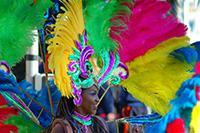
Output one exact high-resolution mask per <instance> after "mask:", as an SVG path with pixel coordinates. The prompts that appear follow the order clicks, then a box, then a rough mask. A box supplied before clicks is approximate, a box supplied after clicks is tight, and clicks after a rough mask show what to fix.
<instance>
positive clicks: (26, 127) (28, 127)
mask: <svg viewBox="0 0 200 133" xmlns="http://www.w3.org/2000/svg"><path fill="white" fill-rule="evenodd" d="M4 124H11V125H15V126H16V127H17V128H18V132H19V133H41V132H42V128H41V127H39V126H38V125H37V124H35V123H34V122H33V121H31V120H29V119H27V118H25V117H23V116H22V115H18V116H12V117H10V118H9V119H8V120H6V121H5V122H4Z"/></svg>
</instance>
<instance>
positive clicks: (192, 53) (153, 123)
mask: <svg viewBox="0 0 200 133" xmlns="http://www.w3.org/2000/svg"><path fill="white" fill-rule="evenodd" d="M27 1H28V0H27ZM9 2H11V1H9ZM23 2H24V3H23ZM23 2H22V3H21V4H22V5H23V4H24V5H25V6H24V7H23V6H22V7H18V6H17V8H16V7H15V6H16V5H17V4H15V3H13V2H11V3H10V4H9V7H10V8H11V9H13V6H14V9H16V10H15V11H13V12H14V13H15V14H11V13H10V10H6V11H4V10H1V9H4V8H3V7H4V6H5V4H6V5H7V1H3V2H1V4H0V7H2V8H0V12H1V14H4V15H5V17H1V19H0V22H1V23H0V24H1V26H0V28H2V29H5V26H7V25H4V23H2V22H6V23H9V24H8V26H9V27H7V28H10V30H1V31H3V33H2V34H1V35H0V40H1V43H0V44H1V45H0V48H1V50H2V49H3V51H12V50H10V48H12V47H14V49H15V50H16V48H15V45H13V41H15V40H16V41H19V42H15V44H17V45H16V47H17V48H18V47H23V48H25V49H26V48H27V47H29V45H28V46H27V45H24V44H31V42H30V43H27V41H31V39H30V38H28V39H27V38H25V37H30V36H29V35H30V33H32V32H31V31H32V30H33V29H34V27H35V26H37V24H38V23H37V24H36V25H35V23H32V20H37V19H32V18H35V17H33V13H34V12H35V11H37V10H36V9H37V8H36V7H37V5H40V4H41V3H40V2H41V1H37V2H36V3H33V4H32V6H31V8H30V7H29V6H30V5H29V6H27V5H26V3H27V2H26V1H23ZM54 7H55V12H56V14H58V15H57V18H56V19H52V18H51V17H47V18H51V19H52V20H51V21H50V22H49V23H46V25H45V26H44V28H45V29H44V30H41V36H40V37H41V38H40V39H41V42H42V44H44V42H45V39H46V43H48V44H49V46H48V54H49V58H48V62H49V68H50V69H51V71H52V72H53V73H54V76H55V84H56V85H57V87H58V89H59V91H60V92H61V95H62V96H65V97H67V98H70V97H73V98H74V104H75V105H77V106H79V105H80V104H81V103H82V98H81V92H82V89H83V88H88V87H91V86H92V85H94V84H96V85H98V86H99V87H100V86H102V85H103V84H104V83H105V82H107V81H109V83H111V84H114V85H116V84H118V83H119V82H120V81H121V79H126V78H127V77H128V75H129V77H128V79H127V80H125V81H123V82H122V85H123V86H124V87H126V88H127V90H128V91H129V92H130V93H131V94H132V95H133V96H134V97H136V98H137V99H139V100H140V101H142V102H143V103H145V104H146V105H148V106H149V107H151V108H152V110H154V111H155V112H157V113H158V114H157V113H156V114H151V115H147V116H139V117H131V118H126V119H122V120H121V121H122V122H129V123H131V124H142V125H144V126H145V132H155V131H157V132H165V131H169V132H170V131H174V130H173V129H174V127H176V126H177V121H179V122H180V123H182V125H180V127H181V128H179V129H175V131H177V130H180V131H183V130H184V128H182V127H184V126H183V120H184V121H185V127H187V128H189V126H190V128H191V130H192V131H194V132H197V133H198V132H199V127H198V125H200V124H199V116H200V115H199V102H198V103H197V100H199V71H198V69H197V68H198V67H199V66H198V64H196V63H197V62H198V61H199V46H198V43H197V44H193V45H191V46H190V45H189V38H188V37H187V36H186V35H185V34H186V30H187V27H186V26H185V25H184V24H182V23H180V22H179V21H178V20H177V19H176V18H175V17H174V16H173V15H172V14H171V13H170V12H169V10H170V8H171V7H170V5H169V4H168V3H167V2H166V1H161V0H148V1H147V0H136V1H132V0H124V1H123V0H120V1H119V0H110V1H104V0H86V1H84V7H83V6H82V1H81V0H69V1H68V2H66V1H64V0H60V1H59V2H56V6H54ZM8 9H9V8H8ZM23 9H27V12H26V13H27V14H23V15H22V16H21V17H18V16H19V14H21V11H22V10H23ZM33 9H35V10H33ZM83 9H84V10H83ZM41 12H42V13H43V11H41ZM41 12H40V13H41ZM6 13H8V14H6ZM48 13H49V12H47V16H48V15H50V16H51V14H48ZM8 16H14V17H12V18H16V19H15V20H14V21H13V20H12V19H9V17H8ZM3 18H7V19H3ZM30 20H31V21H30ZM13 22H14V24H16V25H19V26H15V28H16V29H15V30H13V29H12V28H13V25H12V23H13ZM21 22H24V23H21ZM30 22H31V23H32V24H33V25H29V24H30ZM37 22H38V21H37ZM21 25H23V26H24V29H23V30H22V31H23V34H19V32H20V31H21V30H20V29H21ZM47 27H49V28H50V31H48V33H50V34H48V35H47V36H45V35H44V32H45V30H47V29H46V28H47ZM18 28H19V29H18ZM8 31H9V32H8ZM14 31H18V32H16V33H15V32H14ZM11 32H12V34H11ZM13 32H14V34H13ZM4 33H5V34H4ZM20 33H21V32H20ZM11 35H18V36H11ZM10 36H11V37H10ZM31 36H32V34H31ZM24 38H25V42H24ZM21 39H22V40H21ZM4 44H10V45H9V50H7V49H8V48H7V47H5V46H3V45H4ZM44 48H45V47H44ZM18 51H19V50H18ZM22 51H25V50H22ZM44 51H45V50H44V49H43V52H44ZM22 55H24V52H23V53H21V52H20V53H19V56H15V57H16V58H15V57H14V56H13V52H11V53H9V52H8V54H5V52H0V59H1V60H6V61H7V62H8V63H9V64H10V65H11V66H12V65H13V63H15V62H16V61H18V60H19V59H20V58H21V57H22ZM7 57H8V58H7ZM91 59H92V60H91ZM94 60H95V61H97V62H95V63H94V62H93V61H94ZM120 61H122V62H123V63H125V64H126V65H127V67H126V66H125V65H124V64H123V63H121V62H120ZM95 65H97V66H98V67H100V71H98V72H97V74H94V71H93V69H94V66H95ZM5 66H6V65H4V64H3V65H2V67H3V70H4V67H5ZM195 66H197V67H196V72H195V71H194V68H195ZM5 70H8V71H7V72H6V73H5V72H2V73H0V74H2V75H3V76H1V78H2V80H1V81H3V82H2V83H7V82H5V81H7V79H8V81H9V82H8V83H9V85H8V84H6V85H4V84H2V85H4V86H1V87H0V89H1V91H0V92H1V94H2V95H3V96H4V97H5V98H6V99H7V100H8V101H9V102H11V104H13V105H15V106H17V107H18V108H19V109H20V110H21V111H22V112H23V113H25V114H26V115H28V116H29V118H31V119H32V120H35V121H36V123H39V124H41V122H42V121H41V120H38V119H37V118H36V117H35V116H36V115H35V113H34V111H33V109H32V110H30V109H29V108H26V106H27V104H28V103H26V101H23V100H21V99H23V98H22V97H20V96H23V94H20V93H19V92H18V91H16V88H18V85H17V83H16V82H15V80H14V77H13V76H12V74H11V73H10V72H9V68H8V69H5ZM127 70H129V73H128V72H127ZM195 73H196V75H194V74H195ZM6 76H8V78H5V79H4V78H3V77H6ZM10 92H12V93H14V94H12V93H10ZM195 94H196V95H197V96H195ZM16 95H20V96H19V97H17V96H16ZM56 96H57V95H56ZM13 99H15V100H16V99H17V101H18V102H14V101H15V100H13ZM195 105H196V107H194V106H195ZM23 108H26V109H25V110H23ZM47 108H48V107H47ZM193 108H194V109H193ZM192 109H193V112H192ZM54 111H55V110H54ZM191 112H192V113H191ZM185 114H189V115H185ZM191 115H192V117H191V118H188V117H186V116H191ZM74 119H76V118H74ZM189 123H190V124H189ZM47 125H48V124H47ZM174 125H175V126H174Z"/></svg>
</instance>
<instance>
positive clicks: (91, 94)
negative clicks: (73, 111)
mask: <svg viewBox="0 0 200 133" xmlns="http://www.w3.org/2000/svg"><path fill="white" fill-rule="evenodd" d="M82 98H83V101H82V104H81V105H80V106H79V107H78V109H79V112H82V113H83V114H84V115H88V114H93V115H94V114H96V112H97V103H98V102H99V97H98V88H97V86H96V85H93V86H92V87H90V88H88V89H83V91H82ZM80 109H81V110H80Z"/></svg>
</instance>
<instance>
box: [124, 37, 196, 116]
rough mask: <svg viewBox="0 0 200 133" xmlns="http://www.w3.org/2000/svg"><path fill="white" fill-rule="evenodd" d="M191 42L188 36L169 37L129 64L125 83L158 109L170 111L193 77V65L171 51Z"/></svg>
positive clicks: (135, 95) (159, 110) (136, 95)
mask: <svg viewBox="0 0 200 133" xmlns="http://www.w3.org/2000/svg"><path fill="white" fill-rule="evenodd" d="M188 41H189V39H188V38H187V37H186V36H184V37H180V38H172V39H169V40H167V41H164V42H162V43H161V44H159V45H158V46H157V47H155V48H153V49H151V50H149V51H148V52H147V53H146V54H145V55H143V56H140V57H138V58H136V59H135V60H134V61H132V62H129V63H127V64H126V65H127V66H128V69H129V72H130V75H129V78H128V79H127V80H125V81H123V83H122V85H123V86H124V87H126V88H127V89H128V91H129V92H130V93H131V94H132V95H133V96H134V97H136V98H137V99H139V100H140V101H142V102H144V103H145V104H146V105H148V106H150V107H151V108H152V109H153V110H154V111H156V112H158V113H160V114H161V115H164V114H166V113H167V112H168V111H169V109H170V105H169V102H170V100H171V99H173V98H174V97H175V93H176V91H177V90H178V89H179V87H180V85H181V83H182V82H183V81H184V80H186V79H188V78H189V77H191V76H192V73H190V72H189V71H190V70H192V68H193V66H192V65H188V64H186V63H184V62H180V61H179V60H177V59H175V58H173V57H172V56H170V55H169V53H171V52H172V51H173V50H175V49H177V48H180V47H183V46H187V45H188Z"/></svg>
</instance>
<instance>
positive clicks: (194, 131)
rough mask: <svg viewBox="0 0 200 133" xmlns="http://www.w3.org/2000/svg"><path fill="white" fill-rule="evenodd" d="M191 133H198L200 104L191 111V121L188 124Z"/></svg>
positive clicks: (199, 132) (199, 128) (199, 129)
mask: <svg viewBox="0 0 200 133" xmlns="http://www.w3.org/2000/svg"><path fill="white" fill-rule="evenodd" d="M190 131H191V133H200V102H197V104H196V106H195V107H194V108H193V110H192V120H191V122H190Z"/></svg>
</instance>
